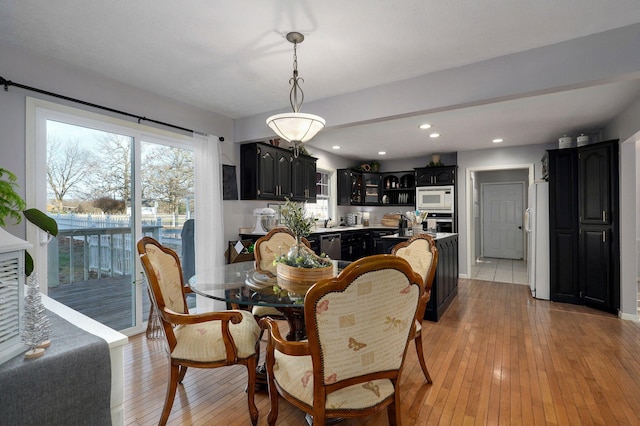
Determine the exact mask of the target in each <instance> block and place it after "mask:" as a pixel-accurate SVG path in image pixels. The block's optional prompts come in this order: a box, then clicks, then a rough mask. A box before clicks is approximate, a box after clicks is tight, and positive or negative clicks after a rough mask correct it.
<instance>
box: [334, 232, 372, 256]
mask: <svg viewBox="0 0 640 426" xmlns="http://www.w3.org/2000/svg"><path fill="white" fill-rule="evenodd" d="M341 238H342V244H341V257H342V260H350V261H353V260H358V259H360V258H361V257H365V256H368V255H369V254H371V253H370V249H369V244H370V234H369V231H368V230H367V231H344V232H342V233H341Z"/></svg>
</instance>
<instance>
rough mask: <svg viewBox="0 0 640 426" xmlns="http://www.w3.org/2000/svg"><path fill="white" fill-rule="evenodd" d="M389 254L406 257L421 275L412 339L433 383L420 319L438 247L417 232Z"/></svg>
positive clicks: (430, 381)
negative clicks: (425, 355)
mask: <svg viewBox="0 0 640 426" xmlns="http://www.w3.org/2000/svg"><path fill="white" fill-rule="evenodd" d="M391 254H394V255H396V256H398V257H401V258H403V259H406V260H407V261H408V262H409V264H410V265H411V267H412V268H413V270H414V271H416V272H417V273H418V274H419V275H420V276H421V277H422V281H423V283H424V293H423V294H422V296H421V297H420V303H419V305H418V310H417V311H416V321H415V322H416V327H415V333H414V335H413V340H414V342H415V345H416V352H417V353H418V361H419V362H420V367H421V368H422V372H423V373H424V377H425V379H426V380H427V383H433V380H431V375H429V370H428V369H427V364H426V362H425V359H424V351H423V348H422V320H423V319H424V312H425V310H426V309H427V303H429V299H431V286H432V285H433V279H434V277H435V275H436V268H437V266H438V249H437V248H436V243H435V241H433V238H432V237H431V236H430V235H428V234H419V235H415V236H413V237H411V238H410V239H408V240H407V241H403V242H401V243H398V244H396V245H395V246H394V247H393V249H392V250H391Z"/></svg>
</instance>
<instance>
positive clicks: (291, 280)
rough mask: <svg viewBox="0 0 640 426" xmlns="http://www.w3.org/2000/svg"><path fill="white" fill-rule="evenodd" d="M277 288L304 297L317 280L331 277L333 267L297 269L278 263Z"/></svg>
mask: <svg viewBox="0 0 640 426" xmlns="http://www.w3.org/2000/svg"><path fill="white" fill-rule="evenodd" d="M277 273H278V286H279V287H280V288H283V289H285V290H287V291H288V292H289V293H293V294H295V295H299V296H304V295H305V294H306V293H307V290H309V288H310V287H311V286H312V285H314V284H315V283H316V282H318V281H319V280H322V279H325V278H331V277H333V265H328V266H326V267H324V268H298V267H296V266H289V265H286V264H284V263H278V267H277Z"/></svg>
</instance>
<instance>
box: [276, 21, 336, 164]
mask: <svg viewBox="0 0 640 426" xmlns="http://www.w3.org/2000/svg"><path fill="white" fill-rule="evenodd" d="M287 40H288V41H289V42H290V43H293V77H291V79H290V80H289V84H291V85H292V87H291V92H290V93H289V102H290V103H291V107H292V108H293V112H286V113H283V114H276V115H272V116H271V117H269V118H267V125H268V126H269V127H270V128H271V130H273V131H274V132H275V133H276V134H277V135H278V136H280V137H281V138H282V139H284V140H286V141H288V142H290V143H292V144H293V156H294V157H297V156H298V154H299V150H300V145H302V144H303V143H305V142H308V141H310V140H311V139H312V138H313V137H314V136H315V135H316V134H317V133H318V132H319V131H320V130H322V129H323V128H324V125H325V121H324V118H322V117H320V116H317V115H313V114H305V113H302V112H300V107H302V103H303V102H304V93H303V92H302V88H301V87H300V82H302V81H304V79H302V78H300V77H299V76H298V56H297V46H298V43H302V42H303V41H304V36H303V35H302V34H300V33H299V32H290V33H288V34H287ZM298 91H299V92H300V97H299V98H298Z"/></svg>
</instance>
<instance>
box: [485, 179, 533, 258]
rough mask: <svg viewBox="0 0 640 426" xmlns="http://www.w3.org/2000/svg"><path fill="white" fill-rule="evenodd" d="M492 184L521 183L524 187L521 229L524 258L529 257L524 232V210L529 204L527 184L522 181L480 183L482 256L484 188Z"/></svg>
mask: <svg viewBox="0 0 640 426" xmlns="http://www.w3.org/2000/svg"><path fill="white" fill-rule="evenodd" d="M490 185H520V186H521V187H522V200H521V201H522V214H523V219H522V220H523V223H522V226H521V228H520V230H521V231H522V256H523V257H522V258H523V259H526V258H527V257H526V256H527V249H526V247H527V244H526V238H525V232H524V211H525V210H526V208H527V206H526V205H525V204H526V198H527V197H526V196H525V185H524V182H522V181H504V182H483V183H481V184H480V193H481V196H480V206H479V208H480V219H481V220H480V224H481V226H480V255H481V256H482V257H484V227H485V226H484V204H485V199H484V188H485V187H486V186H490Z"/></svg>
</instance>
